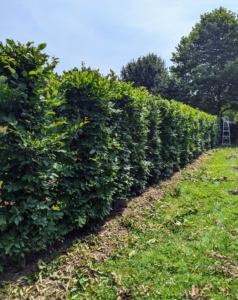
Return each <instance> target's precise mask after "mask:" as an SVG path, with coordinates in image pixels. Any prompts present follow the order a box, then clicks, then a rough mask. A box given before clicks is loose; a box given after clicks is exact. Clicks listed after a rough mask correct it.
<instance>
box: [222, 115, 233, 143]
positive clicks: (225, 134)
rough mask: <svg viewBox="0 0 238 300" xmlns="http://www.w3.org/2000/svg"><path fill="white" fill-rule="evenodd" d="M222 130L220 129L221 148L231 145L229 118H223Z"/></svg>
mask: <svg viewBox="0 0 238 300" xmlns="http://www.w3.org/2000/svg"><path fill="white" fill-rule="evenodd" d="M222 121H223V128H222V146H228V145H230V144H231V134H230V122H229V117H224V118H223V119H222Z"/></svg>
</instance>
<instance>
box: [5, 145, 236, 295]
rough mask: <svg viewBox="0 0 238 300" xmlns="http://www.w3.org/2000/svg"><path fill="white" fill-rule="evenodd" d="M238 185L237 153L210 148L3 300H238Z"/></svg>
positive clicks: (8, 287) (11, 289) (17, 284)
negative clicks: (195, 160) (37, 298)
mask: <svg viewBox="0 0 238 300" xmlns="http://www.w3.org/2000/svg"><path fill="white" fill-rule="evenodd" d="M237 181H238V148H235V147H233V148H221V149H216V150H213V151H210V152H208V153H207V155H206V157H204V156H203V157H202V159H200V161H198V162H195V163H194V164H192V165H190V166H189V167H187V168H185V169H184V170H182V171H181V172H179V173H177V174H176V175H175V177H174V178H173V179H172V180H168V181H165V182H164V183H162V184H161V185H160V186H159V185H158V186H156V187H153V188H151V189H149V190H148V191H147V193H145V194H144V195H142V196H140V197H137V198H134V199H132V201H131V202H130V203H129V204H128V207H127V208H126V210H125V212H124V213H123V214H122V216H118V217H116V218H114V219H113V220H111V221H109V222H107V223H106V224H105V225H104V227H103V229H102V230H101V232H100V233H99V234H97V235H91V236H89V237H88V238H86V239H84V240H83V241H78V240H76V241H75V242H74V244H73V246H72V247H71V249H70V250H69V252H68V253H67V254H66V255H61V256H59V257H58V258H56V259H55V260H54V261H52V262H51V263H50V264H48V265H45V264H43V263H41V265H40V271H39V272H37V273H35V274H32V275H30V276H28V277H27V278H23V279H21V280H18V282H14V283H12V284H8V285H6V286H5V288H4V289H3V290H2V291H1V292H0V298H4V297H6V295H7V294H8V299H35V298H36V297H37V296H38V297H40V298H39V299H107V300H109V299H117V300H120V299H215V300H216V299H232V300H234V299H238V260H237V259H238V252H237V249H238V183H237ZM161 191H164V196H163V197H159V196H160V194H161ZM20 295H23V296H20ZM14 297H15V298H14ZM17 297H19V298H17Z"/></svg>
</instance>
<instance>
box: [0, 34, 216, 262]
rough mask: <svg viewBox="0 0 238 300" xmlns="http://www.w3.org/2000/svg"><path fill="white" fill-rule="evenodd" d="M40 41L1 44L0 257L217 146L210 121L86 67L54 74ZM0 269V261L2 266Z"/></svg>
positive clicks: (42, 241) (47, 237) (91, 216)
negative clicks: (35, 45)
mask: <svg viewBox="0 0 238 300" xmlns="http://www.w3.org/2000/svg"><path fill="white" fill-rule="evenodd" d="M44 47H45V44H41V45H39V46H38V47H33V45H32V43H28V44H27V45H21V44H20V43H19V44H15V43H14V42H13V41H9V40H8V41H7V45H6V46H3V45H1V47H0V76H4V77H2V78H5V83H4V80H2V79H1V83H0V93H1V95H0V96H1V97H0V111H1V113H0V126H2V127H4V128H5V129H4V130H3V131H1V133H0V155H1V162H0V181H1V182H2V185H1V190H0V193H1V194H0V197H1V200H0V233H1V238H0V258H4V257H5V256H6V255H10V256H12V257H13V258H16V259H18V260H19V258H20V257H24V256H25V255H26V254H27V253H29V252H30V251H32V250H35V251H37V250H40V249H44V248H46V246H47V245H49V244H51V243H53V241H55V240H61V239H63V236H64V235H65V234H66V233H67V232H69V231H71V230H73V229H75V228H80V227H82V226H84V225H85V224H87V223H88V221H89V220H97V218H103V217H104V216H105V215H107V214H108V213H109V211H110V209H111V205H112V202H113V201H118V200H120V199H126V198H127V197H128V196H131V195H135V194H138V193H141V192H143V191H144V189H145V187H146V185H147V184H148V183H154V182H158V181H159V180H160V179H161V178H162V177H165V176H169V175H171V174H172V173H173V172H174V171H175V170H178V169H179V168H180V167H182V166H184V165H186V164H187V163H188V162H190V161H191V160H192V159H193V158H195V157H197V156H198V155H199V154H200V153H202V152H203V151H205V150H206V149H209V148H211V147H214V146H215V145H216V143H217V136H218V134H217V132H218V130H217V120H216V117H213V116H210V115H207V114H205V113H203V112H200V111H198V110H194V109H192V108H191V107H189V106H186V105H183V104H181V103H177V102H175V101H167V100H161V99H160V98H157V97H155V96H152V95H150V94H149V93H148V92H147V91H146V90H145V89H142V88H140V89H135V88H133V87H132V86H131V85H130V84H127V83H125V82H120V81H118V79H117V77H116V76H115V75H114V73H113V72H112V73H111V74H109V75H108V76H107V77H102V76H101V75H100V74H99V72H98V71H95V70H90V69H86V68H85V67H84V66H83V67H82V68H81V69H80V70H78V69H77V68H75V69H73V70H71V71H68V72H64V74H63V75H62V76H58V75H56V74H54V73H53V68H54V66H55V64H56V62H57V61H56V60H53V61H52V63H49V62H48V56H47V55H46V54H43V53H42V50H43V49H44ZM0 265H1V263H0Z"/></svg>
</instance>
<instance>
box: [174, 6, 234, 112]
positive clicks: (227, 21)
mask: <svg viewBox="0 0 238 300" xmlns="http://www.w3.org/2000/svg"><path fill="white" fill-rule="evenodd" d="M171 60H172V62H174V66H172V67H171V73H172V76H173V77H174V84H175V88H174V90H176V99H177V100H180V101H182V102H185V103H187V104H189V105H191V106H193V107H198V108H200V109H203V110H204V111H207V112H209V113H213V114H218V113H219V112H220V111H221V112H224V111H226V110H229V109H232V110H238V20H237V15H236V14H234V13H232V12H230V11H227V10H226V9H225V8H222V7H220V8H219V9H215V10H213V11H212V12H211V13H206V14H204V15H202V16H201V19H200V22H199V23H197V24H196V25H195V27H194V28H193V29H192V31H191V33H190V34H189V36H188V37H182V39H181V42H180V44H179V45H178V46H177V47H176V52H174V53H173V54H172V59H171Z"/></svg>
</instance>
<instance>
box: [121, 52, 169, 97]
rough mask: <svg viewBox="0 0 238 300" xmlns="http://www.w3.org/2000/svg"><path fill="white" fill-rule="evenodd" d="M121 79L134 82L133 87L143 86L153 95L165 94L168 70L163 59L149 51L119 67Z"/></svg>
mask: <svg viewBox="0 0 238 300" xmlns="http://www.w3.org/2000/svg"><path fill="white" fill-rule="evenodd" d="M121 79H122V80H123V81H126V82H134V86H135V87H139V86H144V87H146V89H147V90H148V91H149V92H150V93H151V94H153V95H156V94H161V96H165V95H166V91H167V84H168V70H167V68H166V66H165V62H164V60H162V58H161V57H159V56H157V55H156V54H153V53H151V54H150V53H149V54H148V55H146V56H142V57H139V58H138V59H137V60H136V61H135V60H132V61H131V62H129V63H128V64H127V65H126V66H125V67H124V66H123V67H122V69H121Z"/></svg>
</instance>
